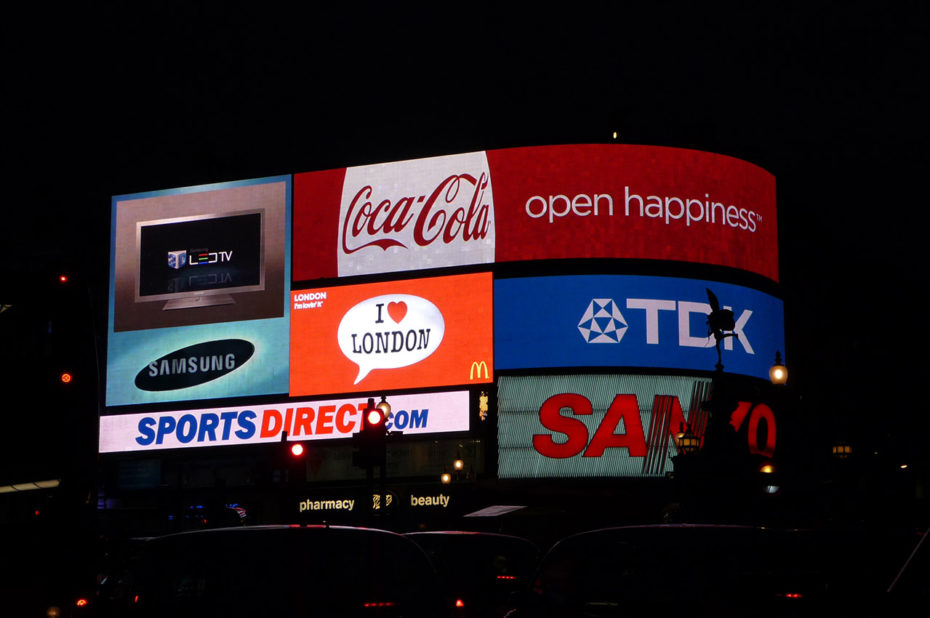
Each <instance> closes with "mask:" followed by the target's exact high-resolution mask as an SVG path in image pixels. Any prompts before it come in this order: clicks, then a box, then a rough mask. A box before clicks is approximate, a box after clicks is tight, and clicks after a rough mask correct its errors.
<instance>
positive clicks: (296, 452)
mask: <svg viewBox="0 0 930 618" xmlns="http://www.w3.org/2000/svg"><path fill="white" fill-rule="evenodd" d="M305 452H306V449H304V445H303V444H301V443H300V442H295V443H294V444H292V445H291V455H293V456H294V457H301V456H302V455H303V454H304V453H305Z"/></svg>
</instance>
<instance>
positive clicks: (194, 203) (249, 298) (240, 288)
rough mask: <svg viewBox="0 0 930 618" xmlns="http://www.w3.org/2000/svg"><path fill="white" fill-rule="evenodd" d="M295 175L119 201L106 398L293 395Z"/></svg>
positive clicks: (111, 401)
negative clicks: (290, 356) (290, 297)
mask: <svg viewBox="0 0 930 618" xmlns="http://www.w3.org/2000/svg"><path fill="white" fill-rule="evenodd" d="M289 218H290V178H289V177H275V178H265V179H258V180H249V181H242V182H233V183H223V184H216V185H204V186H199V187H187V188H183V189H173V190H168V191H158V192H154V193H146V194H136V195H127V196H118V197H115V198H113V211H112V219H113V221H112V226H113V227H112V239H111V265H110V273H111V285H110V304H109V308H110V311H109V333H108V342H107V383H106V404H107V405H108V406H118V405H126V404H139V403H153V402H161V401H181V400H189V399H207V398H216V397H232V396H239V395H268V394H276V393H281V394H283V393H286V392H287V384H288V369H287V363H288V354H287V346H288V337H289V321H288V317H289V314H290V307H289V303H288V298H287V294H288V291H289V282H290V231H289V230H290V228H289V225H288V221H289Z"/></svg>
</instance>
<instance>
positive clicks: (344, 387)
mask: <svg viewBox="0 0 930 618" xmlns="http://www.w3.org/2000/svg"><path fill="white" fill-rule="evenodd" d="M491 290H492V284H491V274H490V273H477V274H472V275H453V276H447V277H432V278H426V279H411V280H405V281H388V282H383V283H370V284H363V285H350V286H338V287H329V288H317V289H309V290H295V291H293V292H292V294H291V297H292V306H291V309H292V311H291V363H290V371H291V388H290V394H291V396H294V397H298V396H305V395H318V394H325V393H341V392H361V391H377V390H379V389H385V390H390V389H406V388H423V387H434V386H451V385H462V384H481V383H487V382H491V381H492V380H493V379H494V363H493V357H494V352H493V340H492V332H493V326H492V315H493V310H492V305H491V303H492V299H491Z"/></svg>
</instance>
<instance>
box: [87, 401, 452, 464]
mask: <svg viewBox="0 0 930 618" xmlns="http://www.w3.org/2000/svg"><path fill="white" fill-rule="evenodd" d="M390 403H391V407H392V412H391V417H390V419H389V420H388V429H389V430H392V431H400V432H403V434H404V435H416V434H433V433H446V432H457V431H468V392H467V391H454V392H445V393H428V394H419V395H394V396H391V399H390ZM367 406H368V400H367V398H358V397H357V398H355V399H338V400H329V401H293V402H288V403H286V404H260V405H253V406H244V407H239V408H209V409H200V410H183V411H172V412H148V413H143V414H119V415H110V416H101V417H100V447H99V450H100V452H101V453H118V452H125V451H151V450H160V449H170V448H196V447H205V446H229V445H233V444H259V443H263V442H279V441H280V440H281V434H282V432H284V431H286V432H287V435H288V440H295V441H302V440H334V439H346V438H350V437H352V434H354V433H357V432H358V431H359V430H360V428H361V422H362V410H364V409H365V408H366V407H367Z"/></svg>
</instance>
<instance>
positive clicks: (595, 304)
mask: <svg viewBox="0 0 930 618" xmlns="http://www.w3.org/2000/svg"><path fill="white" fill-rule="evenodd" d="M723 308H724V309H729V310H731V311H732V310H733V308H732V307H723ZM625 309H627V310H630V309H632V310H636V311H637V312H638V311H643V312H644V313H642V314H639V315H636V314H631V313H630V312H629V311H627V315H628V316H631V317H633V319H632V323H633V325H634V326H633V327H632V328H633V331H634V333H636V332H639V331H640V329H639V328H636V325H638V324H642V325H643V326H644V327H645V328H644V329H643V332H644V334H645V340H646V341H645V343H646V344H647V345H659V344H660V334H661V335H662V336H663V339H662V341H661V343H664V344H668V341H667V339H668V338H669V337H675V336H676V335H677V338H678V346H679V347H686V348H708V347H713V345H714V340H713V337H711V336H709V335H708V334H707V331H706V316H707V315H708V314H709V313H710V311H711V308H710V305H709V304H707V303H700V302H697V303H696V302H691V301H686V300H678V301H675V300H660V299H654V298H628V299H626V307H625ZM661 312H675V314H676V318H677V319H676V321H675V322H676V324H677V326H678V329H677V330H678V332H677V333H676V334H675V335H673V334H672V333H667V332H666V331H667V330H669V329H668V327H667V326H665V327H664V328H663V329H660V328H659V324H660V320H659V316H660V313H661ZM694 314H697V315H699V316H701V318H700V319H699V318H698V317H696V316H695V317H694V318H693V319H692V316H693V315H694ZM639 316H642V318H641V319H640V318H639ZM751 317H752V310H750V309H744V310H743V311H742V313H740V314H739V316H738V317H737V318H736V327H735V328H734V329H733V333H734V334H736V337H727V338H726V339H724V342H723V347H724V349H726V350H732V349H733V340H734V339H736V340H737V341H739V343H740V345H741V346H742V347H743V351H744V352H746V353H747V354H755V351H753V349H752V344H751V343H750V341H749V339H748V338H747V337H746V333H745V331H744V329H745V328H746V324H747V323H748V322H749V319H750V318H751ZM661 322H662V324H663V325H667V324H669V320H668V319H663V320H661ZM697 324H700V325H701V327H700V328H704V330H703V331H702V330H700V329H699V328H692V327H693V326H695V325H697ZM628 328H629V324H628V323H627V321H626V319H624V317H623V314H621V313H620V309H619V308H618V307H617V303H616V302H614V300H613V299H612V298H594V299H592V300H591V302H590V303H589V304H588V307H587V309H585V311H584V314H583V315H582V316H581V321H580V322H579V323H578V330H579V331H580V332H581V336H582V337H584V340H585V341H586V342H587V343H620V340H621V339H622V338H623V336H624V335H625V334H626V331H627V330H628ZM660 330H662V332H661V333H660ZM695 332H696V333H698V334H697V335H696V334H695Z"/></svg>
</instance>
